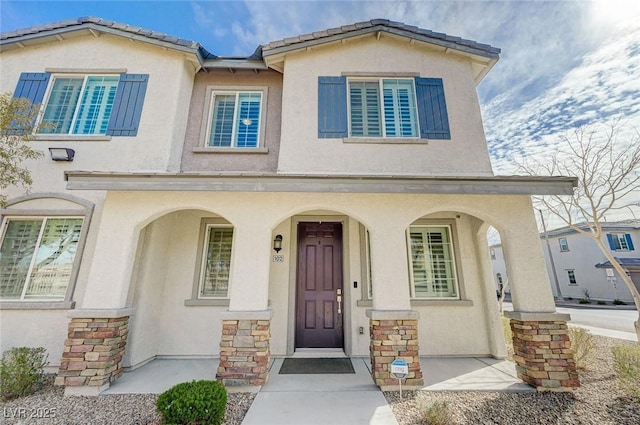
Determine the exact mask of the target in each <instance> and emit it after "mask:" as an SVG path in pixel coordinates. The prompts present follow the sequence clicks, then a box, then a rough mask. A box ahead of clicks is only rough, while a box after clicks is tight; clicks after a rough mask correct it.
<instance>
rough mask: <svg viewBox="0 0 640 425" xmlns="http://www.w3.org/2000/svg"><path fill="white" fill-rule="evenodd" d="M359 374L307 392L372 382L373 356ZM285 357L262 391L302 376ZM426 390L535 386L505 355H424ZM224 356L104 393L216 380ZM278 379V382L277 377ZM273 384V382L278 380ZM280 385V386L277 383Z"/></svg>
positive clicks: (146, 369)
mask: <svg viewBox="0 0 640 425" xmlns="http://www.w3.org/2000/svg"><path fill="white" fill-rule="evenodd" d="M352 362H353V364H354V368H355V369H356V371H357V373H356V374H355V375H353V374H345V375H304V386H305V388H306V390H307V391H309V390H313V391H332V390H334V389H335V388H336V386H346V387H353V386H355V387H360V388H362V386H363V385H366V386H369V385H371V386H372V387H373V388H374V389H375V388H377V387H375V386H374V385H373V380H372V379H371V378H370V375H369V374H370V369H371V365H370V362H369V358H363V357H354V358H352ZM281 364H282V359H280V358H274V359H272V360H271V366H270V377H269V381H268V382H267V384H266V385H265V386H264V387H262V389H261V391H267V390H269V389H271V390H272V391H279V390H280V389H284V390H285V391H286V390H287V389H289V387H291V385H293V386H294V387H295V386H296V385H297V384H296V382H297V381H296V379H297V377H298V376H301V375H286V376H283V375H278V370H279V368H280V365H281ZM420 364H421V365H422V372H423V374H424V381H425V386H424V388H422V389H423V390H430V391H465V390H468V391H535V389H534V388H533V387H531V386H529V385H527V384H525V383H523V382H522V381H520V380H519V379H518V378H517V375H516V371H515V365H514V364H513V363H511V362H508V361H505V360H497V359H493V358H484V357H483V358H480V357H423V358H421V359H420ZM217 368H218V359H156V360H153V361H151V362H149V363H147V364H145V365H143V366H141V367H139V368H137V369H135V370H133V371H130V372H125V373H123V374H122V376H121V377H120V379H118V380H117V381H116V382H115V383H114V384H112V385H111V387H109V388H108V389H106V390H105V391H103V392H102V394H144V393H155V394H159V393H162V392H163V391H166V390H167V389H169V388H171V387H172V386H174V385H176V384H179V383H181V382H189V381H192V380H200V379H211V380H213V379H215V375H216V369H217ZM274 381H275V382H274ZM272 384H273V385H272ZM275 384H277V385H275Z"/></svg>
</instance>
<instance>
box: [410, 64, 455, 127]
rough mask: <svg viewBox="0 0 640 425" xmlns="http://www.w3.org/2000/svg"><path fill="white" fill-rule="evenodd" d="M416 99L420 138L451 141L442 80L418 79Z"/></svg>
mask: <svg viewBox="0 0 640 425" xmlns="http://www.w3.org/2000/svg"><path fill="white" fill-rule="evenodd" d="M416 99H417V101H418V119H419V122H420V138H422V139H451V131H450V130H449V116H448V115H447V103H446V101H445V98H444V85H443V84H442V78H417V77H416Z"/></svg>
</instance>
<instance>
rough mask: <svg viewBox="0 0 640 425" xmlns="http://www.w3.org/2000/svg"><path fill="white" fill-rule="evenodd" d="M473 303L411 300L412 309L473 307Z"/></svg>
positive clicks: (450, 300)
mask: <svg viewBox="0 0 640 425" xmlns="http://www.w3.org/2000/svg"><path fill="white" fill-rule="evenodd" d="M472 306H473V301H471V300H454V299H449V300H436V299H428V300H427V299H425V300H418V299H412V300H411V307H472Z"/></svg>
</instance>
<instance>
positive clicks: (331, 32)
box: [260, 19, 500, 58]
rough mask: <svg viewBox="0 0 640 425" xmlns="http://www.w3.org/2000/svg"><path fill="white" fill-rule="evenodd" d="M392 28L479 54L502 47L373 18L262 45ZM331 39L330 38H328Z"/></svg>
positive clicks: (265, 50)
mask: <svg viewBox="0 0 640 425" xmlns="http://www.w3.org/2000/svg"><path fill="white" fill-rule="evenodd" d="M385 29H387V30H391V31H399V32H400V33H402V34H404V35H407V36H409V37H413V38H416V39H419V40H422V41H426V42H432V43H435V44H441V45H447V46H449V47H452V48H459V49H461V50H467V51H468V50H472V51H475V52H476V53H478V54H481V55H485V56H490V57H496V58H497V56H498V55H499V54H500V49H499V48H497V47H492V46H490V45H488V44H482V43H478V42H476V41H473V40H466V39H464V38H460V37H454V36H450V35H447V34H444V33H440V32H433V31H430V30H427V29H422V28H419V27H416V26H413V25H406V24H403V23H402V22H395V21H390V20H388V19H372V20H370V21H365V22H358V23H355V24H351V25H344V26H341V27H338V28H329V29H326V30H324V31H315V32H312V33H309V34H302V35H299V36H296V37H288V38H284V39H282V40H276V41H272V42H270V43H267V44H263V45H262V46H260V47H261V49H262V52H263V53H268V52H269V51H272V50H276V49H280V48H285V47H289V46H295V45H296V44H301V43H306V42H314V41H323V40H324V39H327V38H331V37H336V36H337V37H340V36H347V35H349V34H350V33H353V32H357V31H364V32H370V31H375V30H385ZM327 41H330V40H327Z"/></svg>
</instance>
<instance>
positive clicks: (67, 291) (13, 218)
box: [0, 214, 88, 306]
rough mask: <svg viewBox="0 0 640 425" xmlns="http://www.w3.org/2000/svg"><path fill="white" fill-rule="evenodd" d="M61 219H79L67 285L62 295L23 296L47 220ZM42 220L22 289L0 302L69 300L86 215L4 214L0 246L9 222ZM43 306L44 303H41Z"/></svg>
mask: <svg viewBox="0 0 640 425" xmlns="http://www.w3.org/2000/svg"><path fill="white" fill-rule="evenodd" d="M50 219H51V220H61V219H71V220H80V221H81V224H80V234H79V235H78V240H77V242H76V252H75V253H74V254H73V262H72V263H71V272H70V275H69V280H68V281H67V285H66V288H65V293H64V295H63V296H62V297H55V298H25V296H26V292H27V289H28V288H29V285H30V284H31V279H32V278H33V269H34V267H35V262H36V260H37V256H38V251H39V250H40V247H41V244H42V237H43V235H44V231H45V228H46V226H47V223H48V221H49V220H50ZM35 220H42V221H41V223H40V230H39V231H38V237H37V238H36V243H35V246H34V251H33V253H32V257H31V261H30V263H29V268H28V270H27V276H26V279H25V281H24V282H23V284H22V291H21V292H20V297H19V298H1V295H0V302H2V303H5V302H9V303H56V304H59V303H65V302H69V301H70V300H71V293H70V288H73V287H75V279H76V276H77V270H78V268H79V267H80V257H82V246H83V244H84V239H83V237H84V235H85V234H86V232H87V228H86V227H85V226H86V224H87V221H88V220H87V216H86V215H85V214H82V215H55V214H53V215H22V214H21V215H15V214H11V215H4V216H3V217H2V222H1V223H0V224H1V226H2V228H1V232H0V247H1V246H2V244H3V243H4V240H5V237H6V232H7V229H8V228H9V222H12V221H13V222H18V221H35ZM34 305H35V304H34ZM43 306H44V304H43Z"/></svg>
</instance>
